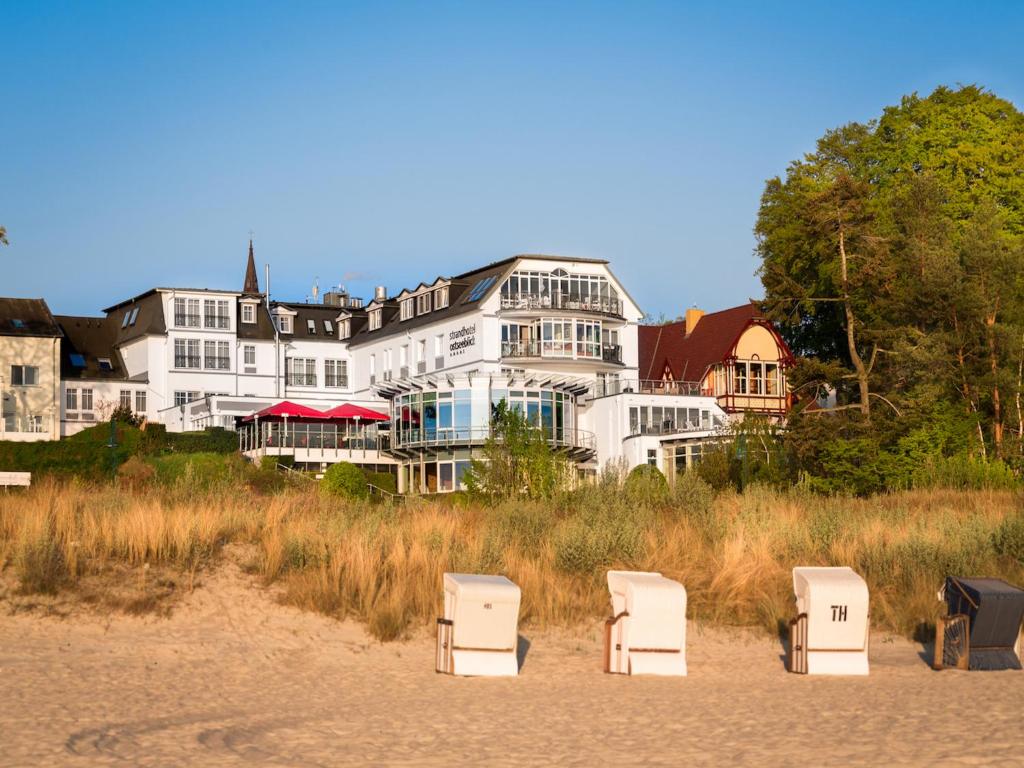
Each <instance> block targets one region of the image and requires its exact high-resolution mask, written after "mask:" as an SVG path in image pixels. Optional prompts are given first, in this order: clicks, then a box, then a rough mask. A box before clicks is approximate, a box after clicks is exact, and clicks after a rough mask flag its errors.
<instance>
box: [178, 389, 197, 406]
mask: <svg viewBox="0 0 1024 768" xmlns="http://www.w3.org/2000/svg"><path fill="white" fill-rule="evenodd" d="M199 397H200V393H199V392H182V391H177V392H175V393H174V404H175V405H186V404H188V403H191V402H192V401H193V400H198V399H199Z"/></svg>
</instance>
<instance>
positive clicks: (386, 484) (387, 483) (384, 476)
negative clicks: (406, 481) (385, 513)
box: [364, 470, 398, 493]
mask: <svg viewBox="0 0 1024 768" xmlns="http://www.w3.org/2000/svg"><path fill="white" fill-rule="evenodd" d="M364 474H365V475H366V482H368V483H370V484H371V485H375V486H377V487H378V488H380V489H381V490H384V491H387V492H388V493H398V478H397V477H395V476H394V475H393V474H391V473H390V472H370V471H369V470H366V471H365V472H364Z"/></svg>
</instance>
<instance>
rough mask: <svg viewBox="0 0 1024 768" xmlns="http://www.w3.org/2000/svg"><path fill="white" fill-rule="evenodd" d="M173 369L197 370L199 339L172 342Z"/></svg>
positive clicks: (198, 364)
mask: <svg viewBox="0 0 1024 768" xmlns="http://www.w3.org/2000/svg"><path fill="white" fill-rule="evenodd" d="M174 367H175V368H199V367H200V362H199V339H175V340H174Z"/></svg>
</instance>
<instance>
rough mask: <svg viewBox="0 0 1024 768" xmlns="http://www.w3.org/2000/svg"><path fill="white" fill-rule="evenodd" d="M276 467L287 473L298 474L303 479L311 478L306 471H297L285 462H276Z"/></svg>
mask: <svg viewBox="0 0 1024 768" xmlns="http://www.w3.org/2000/svg"><path fill="white" fill-rule="evenodd" d="M277 468H278V469H283V470H284V471H285V472H288V473H289V474H292V475H298V476H299V477H301V478H302V479H303V480H313V478H312V477H310V476H309V475H307V474H306V473H304V472H299V470H297V469H295V468H294V467H289V466H288V465H287V464H282V463H281V462H277Z"/></svg>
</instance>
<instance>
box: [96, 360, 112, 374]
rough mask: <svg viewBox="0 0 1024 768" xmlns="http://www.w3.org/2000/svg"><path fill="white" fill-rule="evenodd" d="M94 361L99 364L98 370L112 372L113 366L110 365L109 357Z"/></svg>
mask: <svg viewBox="0 0 1024 768" xmlns="http://www.w3.org/2000/svg"><path fill="white" fill-rule="evenodd" d="M96 360H97V362H98V363H99V364H100V370H101V371H112V370H114V366H112V365H111V364H110V358H109V357H98V358H96Z"/></svg>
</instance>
